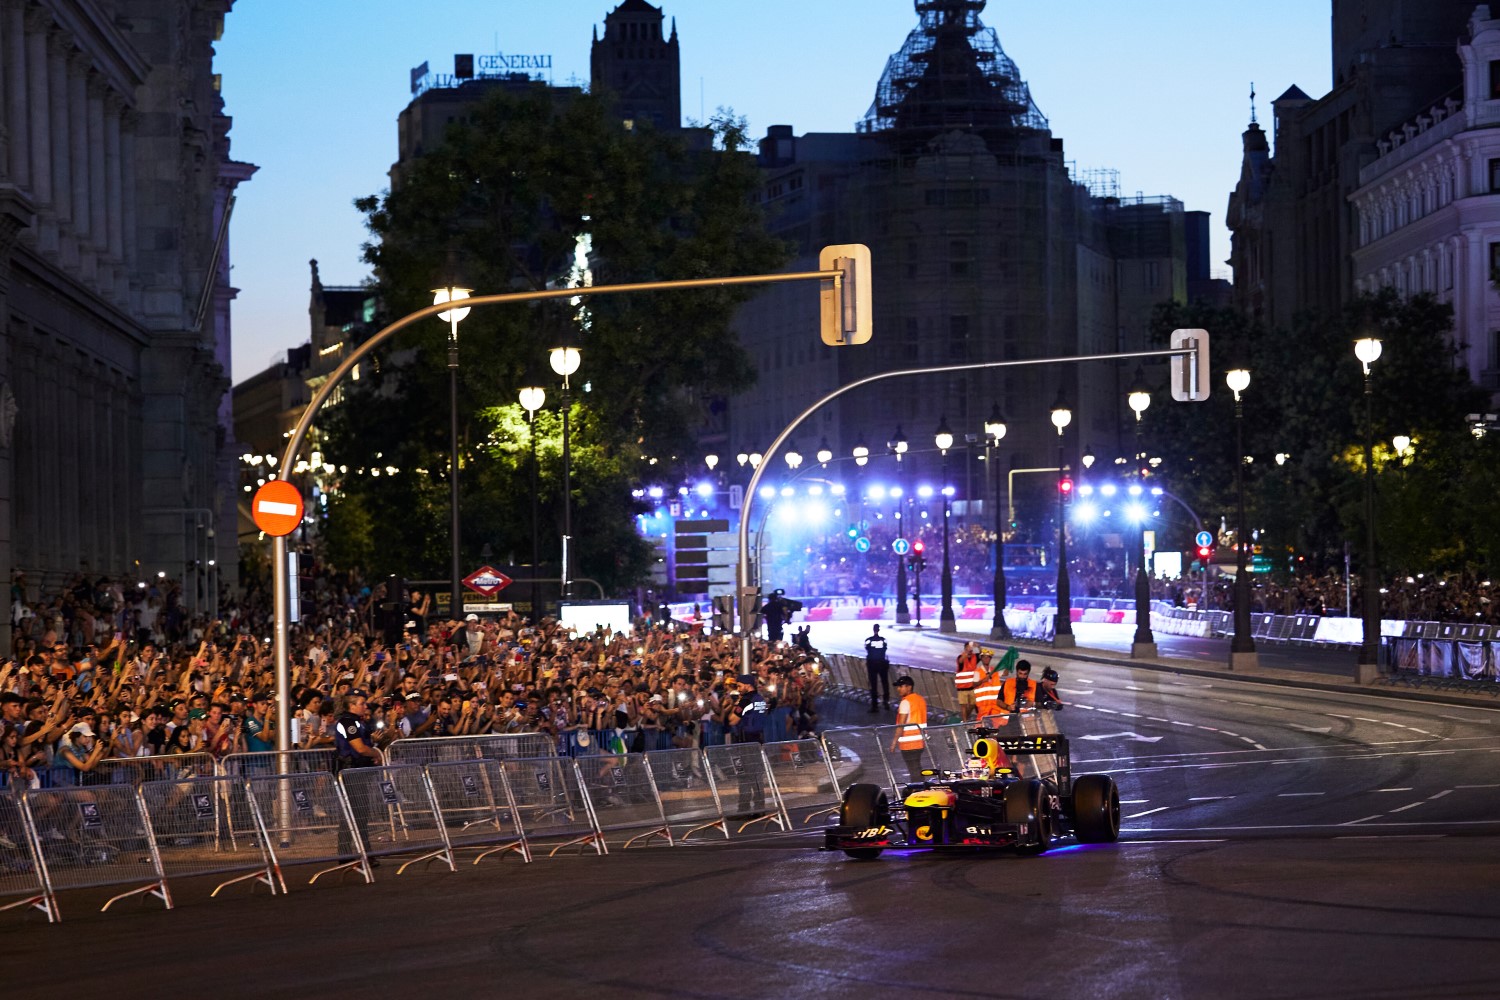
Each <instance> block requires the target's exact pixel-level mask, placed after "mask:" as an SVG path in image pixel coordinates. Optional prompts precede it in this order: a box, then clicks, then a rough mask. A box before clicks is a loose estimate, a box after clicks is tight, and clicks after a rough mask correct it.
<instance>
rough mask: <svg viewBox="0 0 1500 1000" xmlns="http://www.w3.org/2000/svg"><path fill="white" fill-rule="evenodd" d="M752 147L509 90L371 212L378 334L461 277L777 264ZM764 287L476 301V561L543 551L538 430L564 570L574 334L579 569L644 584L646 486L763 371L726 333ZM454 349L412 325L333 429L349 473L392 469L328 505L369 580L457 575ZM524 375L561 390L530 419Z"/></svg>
mask: <svg viewBox="0 0 1500 1000" xmlns="http://www.w3.org/2000/svg"><path fill="white" fill-rule="evenodd" d="M710 137H712V140H716V141H711V140H710ZM743 141H744V125H743V122H742V121H740V120H737V119H735V118H734V116H733V115H732V114H729V113H727V112H722V111H721V112H720V114H719V115H718V116H717V117H716V119H715V120H714V122H713V123H712V125H711V129H710V130H688V131H686V132H661V131H656V130H653V129H651V128H649V127H643V126H637V127H635V128H627V127H626V126H625V125H624V124H623V123H622V122H621V121H620V119H619V118H618V117H617V116H616V115H614V114H613V113H612V111H611V108H610V104H609V102H608V100H607V98H605V97H601V96H596V95H590V94H573V93H569V92H561V91H554V90H550V89H543V88H537V89H534V90H530V91H527V92H523V93H516V92H513V91H509V90H506V89H503V88H496V89H495V90H494V91H492V92H491V93H490V94H489V95H488V96H487V97H486V98H485V99H484V100H483V102H482V103H480V104H479V105H477V106H476V107H475V108H474V109H473V111H472V114H471V115H470V116H469V118H468V120H467V121H464V122H460V123H458V124H455V125H454V126H451V127H450V129H449V131H448V133H447V137H446V141H445V142H444V143H443V144H442V145H441V146H440V147H439V148H436V149H433V150H430V151H428V152H426V153H425V154H424V155H423V156H421V157H420V158H418V159H416V160H415V161H413V162H411V163H410V164H403V167H402V171H401V174H400V176H399V183H398V184H396V185H395V186H394V188H393V190H391V191H390V192H388V193H386V194H384V195H380V196H370V197H367V198H362V199H359V200H358V201H357V202H356V205H357V207H358V208H359V209H360V210H361V211H363V212H364V213H365V215H366V221H367V226H368V228H369V231H370V234H371V240H370V242H369V243H368V244H366V246H365V251H364V256H365V259H366V260H367V261H368V262H369V263H370V264H371V265H372V266H373V268H374V272H375V280H376V282H377V283H378V288H379V301H380V303H381V309H382V312H383V315H382V317H381V318H380V323H383V322H386V321H388V320H389V319H391V318H394V317H399V316H402V315H405V314H407V313H410V312H412V311H415V310H416V309H419V308H421V307H423V306H426V305H429V304H431V302H432V289H434V288H437V287H443V286H447V285H453V284H456V285H460V286H463V287H468V288H471V289H474V291H475V294H489V293H495V292H500V291H519V290H541V289H545V288H562V287H569V286H570V285H576V284H581V283H583V282H584V281H585V280H586V277H585V271H587V272H589V277H591V278H592V282H591V283H593V284H616V283H627V282H638V281H650V280H667V279H683V278H703V277H716V276H729V275H736V274H754V273H763V272H770V271H774V270H776V269H777V268H778V267H780V266H781V265H782V264H783V263H784V261H785V260H786V259H787V256H788V251H787V248H786V247H785V246H784V245H783V244H782V243H780V242H779V241H776V240H773V239H771V238H770V237H768V236H767V235H766V234H765V231H764V229H763V227H762V222H761V216H760V213H759V210H758V208H757V206H756V204H755V202H754V200H753V194H754V192H755V191H756V190H757V189H758V186H759V171H758V168H757V166H756V164H755V161H754V159H753V157H751V156H749V155H748V154H747V153H745V152H743V151H741V150H740V146H741V145H742V144H743ZM752 294H754V291H753V290H746V289H741V288H724V289H717V288H716V289H708V290H695V291H673V292H656V293H631V294H622V295H617V296H598V297H591V298H589V299H587V300H583V301H584V303H585V304H584V305H583V306H581V307H580V306H578V305H572V304H567V302H568V300H555V301H554V302H553V303H547V304H539V305H535V306H526V305H517V306H494V307H489V308H480V309H475V310H473V311H472V312H471V313H470V315H469V316H468V317H467V318H466V319H464V320H463V321H462V323H461V324H460V327H459V338H458V339H459V351H458V358H459V368H458V403H459V439H460V443H459V454H460V470H461V472H460V479H459V483H460V489H461V493H462V495H461V511H462V520H463V530H462V536H463V538H462V551H463V560H464V563H465V564H466V565H470V566H473V565H478V560H479V559H480V558H481V553H483V552H486V551H487V552H488V553H489V555H488V556H487V557H486V558H491V559H493V560H494V561H506V560H507V559H509V560H510V561H513V562H521V563H525V562H529V561H530V551H531V496H532V479H531V477H532V473H533V470H532V467H531V453H532V444H533V442H532V434H533V433H534V434H535V435H536V441H535V445H536V452H537V455H538V464H537V468H536V470H535V473H536V480H537V484H538V485H537V490H536V493H537V495H538V496H539V497H540V501H541V509H542V515H541V522H542V523H541V528H540V534H541V551H542V553H543V556H542V558H543V561H545V562H552V563H556V561H557V559H558V554H559V552H560V542H559V535H560V534H561V520H562V502H561V497H562V478H563V473H562V462H561V452H562V432H561V428H562V420H561V414H560V413H559V412H558V409H557V408H558V406H559V404H560V401H561V388H562V386H561V379H560V378H559V377H557V376H555V375H554V374H553V372H552V371H551V369H550V368H549V367H548V365H547V361H546V358H547V352H548V349H549V348H551V347H554V346H558V345H559V344H560V343H563V342H564V341H565V340H566V341H567V342H568V343H571V344H572V345H573V346H576V347H578V348H579V349H580V351H581V354H582V364H581V367H580V368H579V370H578V372H577V373H576V374H575V375H574V376H573V377H572V380H571V381H572V392H571V397H570V412H569V417H570V421H569V422H570V435H569V451H570V453H571V456H572V492H573V504H572V507H573V512H572V518H573V534H574V536H575V544H576V546H577V548H576V550H575V551H576V555H575V557H574V572H575V575H576V576H583V577H593V578H595V579H598V580H599V581H601V582H602V583H603V584H604V585H605V587H606V588H607V589H618V588H621V587H624V586H628V585H630V584H633V583H635V582H637V581H638V580H639V579H640V578H641V577H642V576H643V575H644V573H645V571H646V569H647V567H648V565H649V557H650V549H649V547H648V546H647V545H646V543H645V542H644V541H643V540H642V539H641V538H640V537H639V535H638V533H637V532H636V531H635V529H634V525H633V523H632V518H633V515H634V514H635V513H636V512H637V509H636V508H635V506H634V505H633V502H632V500H631V498H630V491H631V488H632V486H633V485H635V484H636V483H637V482H638V480H639V478H640V477H641V475H642V474H643V473H644V471H645V469H646V468H647V467H648V463H651V462H652V461H653V460H654V461H655V462H656V463H657V464H656V465H655V466H653V467H651V469H652V472H653V473H656V474H658V475H659V474H660V473H661V472H662V466H666V467H669V468H670V467H671V465H672V464H673V463H674V462H675V461H676V456H679V455H682V456H686V455H688V454H691V453H694V452H695V451H696V449H693V448H691V447H690V445H691V444H692V442H693V441H694V439H695V436H696V434H697V432H698V430H699V428H700V427H701V426H702V424H703V420H704V414H705V409H706V407H707V405H708V404H709V403H710V402H711V401H712V400H713V399H714V398H716V397H721V396H723V395H726V394H729V393H732V392H735V391H738V390H741V389H743V388H745V387H747V386H748V385H749V384H750V383H751V382H752V381H753V378H754V368H753V366H752V365H751V364H750V362H749V359H748V358H747V357H746V355H745V353H744V351H743V350H742V349H741V348H740V346H739V344H738V342H737V340H736V338H735V337H734V335H733V334H732V332H731V329H730V324H731V321H732V318H733V315H734V312H735V310H736V308H737V306H738V305H739V304H740V303H741V302H743V301H744V300H745V299H746V298H747V297H748V296H749V295H752ZM380 323H378V324H377V325H380ZM448 339H449V338H448V327H447V326H446V324H443V323H440V322H437V321H433V322H430V323H424V324H421V325H420V328H414V329H412V330H410V331H405V332H403V333H402V334H400V335H398V337H397V338H396V340H395V341H394V342H393V344H392V345H391V346H390V348H389V349H388V350H383V351H381V352H379V357H378V360H377V363H375V364H373V365H370V366H368V367H367V369H366V370H365V371H363V372H362V373H361V376H362V377H361V378H360V379H359V380H358V381H357V382H353V383H351V384H350V385H349V387H348V391H347V392H346V394H345V396H344V399H343V401H342V403H341V404H340V405H339V406H337V407H336V410H335V414H334V416H333V417H332V418H331V419H330V421H329V423H328V428H327V431H328V446H327V451H328V453H329V454H330V455H333V456H337V458H336V460H337V461H338V462H339V463H340V464H342V465H347V466H348V467H349V468H350V469H351V470H353V469H356V468H364V469H367V470H368V469H376V470H380V471H382V472H383V473H384V474H382V475H379V476H372V475H369V474H366V475H363V476H359V475H351V476H346V477H345V479H344V481H343V483H342V484H341V486H342V490H341V494H340V495H339V496H338V497H337V498H336V500H335V502H334V504H333V505H332V509H331V514H330V520H331V522H334V523H333V524H330V533H331V535H332V538H331V539H330V540H331V541H337V542H338V548H339V550H340V551H341V552H344V553H348V554H350V555H351V556H354V555H357V556H358V557H362V558H368V559H369V560H370V564H369V566H368V568H369V569H371V570H372V571H375V572H401V573H404V574H406V575H407V576H409V577H411V576H415V575H417V574H431V575H433V576H435V577H439V578H441V577H444V576H446V570H447V563H448V549H449V534H448V482H447V469H448V465H449V460H448V454H449V416H448V401H449V391H448V377H449V375H448ZM528 385H535V386H540V387H542V388H544V389H545V390H546V392H547V401H546V403H545V405H544V408H543V409H542V410H541V411H539V412H538V414H537V419H536V421H535V423H531V422H529V421H528V419H527V414H526V412H525V411H524V410H523V409H522V408H521V407H520V404H519V402H518V397H517V392H518V390H519V389H520V388H522V387H523V386H528ZM389 468H396V469H398V470H399V471H398V473H397V474H395V475H391V474H390V473H389V472H388V471H387V470H388V469H389ZM346 515H347V516H346ZM341 518H342V519H343V520H344V523H343V524H338V522H339V521H340V520H341ZM335 525H337V526H335Z"/></svg>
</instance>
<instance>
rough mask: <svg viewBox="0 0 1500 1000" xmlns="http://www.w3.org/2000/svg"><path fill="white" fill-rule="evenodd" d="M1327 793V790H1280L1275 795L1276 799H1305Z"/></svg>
mask: <svg viewBox="0 0 1500 1000" xmlns="http://www.w3.org/2000/svg"><path fill="white" fill-rule="evenodd" d="M1327 794H1328V793H1327V792H1281V793H1279V794H1278V795H1277V796H1276V797H1277V798H1278V799H1306V798H1313V797H1315V796H1318V795H1327Z"/></svg>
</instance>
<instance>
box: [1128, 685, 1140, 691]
mask: <svg viewBox="0 0 1500 1000" xmlns="http://www.w3.org/2000/svg"><path fill="white" fill-rule="evenodd" d="M1125 690H1126V691H1139V690H1140V688H1138V687H1136V686H1135V685H1134V684H1126V685H1125Z"/></svg>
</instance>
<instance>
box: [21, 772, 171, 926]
mask: <svg viewBox="0 0 1500 1000" xmlns="http://www.w3.org/2000/svg"><path fill="white" fill-rule="evenodd" d="M21 810H22V812H23V813H24V814H25V818H26V825H27V826H28V827H29V828H30V830H31V843H32V847H33V851H34V855H35V861H36V866H37V870H38V871H39V872H40V874H41V880H42V887H43V891H44V892H45V893H46V895H47V896H48V897H50V899H51V906H52V912H51V913H49V914H48V915H49V917H52V916H55V917H56V918H57V919H61V915H60V912H59V910H58V906H57V893H58V890H61V889H95V888H101V887H105V886H120V885H128V886H132V888H130V889H127V890H126V891H125V892H122V893H119V894H118V895H115V896H113V897H111V898H110V899H109V901H108V902H106V903H105V904H104V906H103V909H105V910H108V909H109V908H110V907H111V906H113V905H114V904H115V903H116V902H118V901H119V900H121V899H125V898H127V897H129V896H141V895H151V896H155V897H157V898H158V899H160V900H161V901H162V902H163V903H164V904H166V907H167V909H169V910H170V909H171V908H172V894H171V892H170V891H169V890H168V889H167V879H166V874H165V873H164V872H163V871H162V867H161V856H160V855H159V854H158V853H157V850H156V841H155V840H154V839H153V838H152V836H151V825H150V821H149V820H148V819H147V817H146V809H145V806H144V805H143V804H142V802H141V797H140V793H139V791H138V790H137V789H135V788H133V787H131V786H129V785H97V786H94V787H92V788H47V789H40V790H31V789H28V790H26V791H24V792H22V793H21Z"/></svg>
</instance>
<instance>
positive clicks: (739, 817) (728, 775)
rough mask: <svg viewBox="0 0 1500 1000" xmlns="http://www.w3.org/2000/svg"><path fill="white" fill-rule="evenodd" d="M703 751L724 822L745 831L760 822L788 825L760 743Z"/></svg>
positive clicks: (781, 827) (708, 748)
mask: <svg viewBox="0 0 1500 1000" xmlns="http://www.w3.org/2000/svg"><path fill="white" fill-rule="evenodd" d="M703 754H704V756H705V757H707V758H708V763H709V767H710V768H712V770H713V776H714V784H715V785H717V786H718V788H719V801H720V802H721V803H722V804H723V806H724V812H725V814H726V816H725V818H726V821H727V825H730V826H733V827H734V832H735V833H744V832H745V831H746V830H747V829H749V828H750V827H752V826H756V825H757V824H760V823H775V824H776V826H777V828H778V829H781V830H788V829H791V822H790V821H789V820H788V819H787V816H786V810H785V809H784V808H782V805H781V799H780V798H778V797H777V795H776V782H775V781H774V780H773V779H772V778H771V769H770V767H769V766H768V765H767V764H766V755H765V754H764V753H763V752H762V747H761V744H759V743H737V744H734V745H732V746H721V747H704V748H703ZM736 824H737V825H736Z"/></svg>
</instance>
